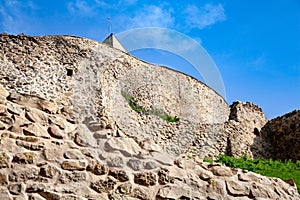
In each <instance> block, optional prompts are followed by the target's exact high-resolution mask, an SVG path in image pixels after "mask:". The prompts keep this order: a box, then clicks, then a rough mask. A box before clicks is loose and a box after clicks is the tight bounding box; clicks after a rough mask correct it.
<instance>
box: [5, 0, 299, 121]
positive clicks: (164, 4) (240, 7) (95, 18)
mask: <svg viewBox="0 0 300 200" xmlns="http://www.w3.org/2000/svg"><path fill="white" fill-rule="evenodd" d="M299 10H300V1H299V0H272V1H268V0H265V1H259V0H252V1H250V0H245V1H240V0H220V1H206V0H203V1H202V0H194V1H188V0H187V1H162V0H157V1H145V0H143V1H142V0H123V1H120V0H111V1H106V0H75V1H71V0H70V1H69V0H65V1H63V0H48V1H47V0H43V1H41V0H0V32H7V33H10V34H18V33H25V34H28V35H52V34H55V35H60V34H63V35H77V36H82V37H86V38H90V39H93V40H97V41H102V40H103V39H104V38H105V37H106V36H107V35H108V26H107V18H108V17H110V18H111V30H112V31H113V32H114V33H119V32H123V31H126V30H129V29H133V28H143V27H161V28H168V29H172V30H176V31H178V32H180V33H183V34H186V35H187V36H189V37H191V38H192V39H194V40H196V41H197V42H199V44H201V45H202V47H203V48H205V50H206V51H207V52H208V54H209V55H210V56H211V58H212V59H213V60H214V62H215V63H216V65H217V67H218V69H219V71H220V73H221V76H222V78H223V82H224V85H225V89H226V94H227V102H228V103H229V104H231V103H232V102H233V101H234V100H241V101H251V102H253V103H255V104H258V105H259V106H260V107H262V109H263V110H264V112H265V113H266V115H267V117H268V118H269V119H270V118H274V117H276V116H278V115H282V114H284V113H286V112H289V111H292V110H294V109H300V12H299ZM132 54H133V55H135V56H138V57H141V58H142V59H145V60H147V61H150V62H154V63H160V64H164V65H168V66H173V67H175V68H177V69H179V70H181V71H184V72H185V73H188V74H190V75H192V76H195V77H196V78H199V79H200V80H201V77H200V76H199V74H197V71H196V70H195V69H193V68H192V66H190V65H189V63H187V62H186V61H185V60H183V59H181V58H179V57H178V56H176V55H172V54H170V53H168V52H164V51H154V50H144V51H135V52H132Z"/></svg>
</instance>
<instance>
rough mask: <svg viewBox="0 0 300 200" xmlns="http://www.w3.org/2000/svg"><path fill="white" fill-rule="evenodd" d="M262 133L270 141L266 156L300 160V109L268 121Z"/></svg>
mask: <svg viewBox="0 0 300 200" xmlns="http://www.w3.org/2000/svg"><path fill="white" fill-rule="evenodd" d="M261 134H262V137H263V138H264V140H266V141H267V142H268V143H269V146H268V154H265V157H267V158H273V159H282V160H285V159H291V160H300V140H299V138H300V110H295V111H293V112H290V113H287V114H285V115H283V116H280V117H277V118H275V119H272V120H270V121H268V123H267V124H266V125H265V126H264V127H263V129H262V131H261Z"/></svg>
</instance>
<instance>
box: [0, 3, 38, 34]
mask: <svg viewBox="0 0 300 200" xmlns="http://www.w3.org/2000/svg"><path fill="white" fill-rule="evenodd" d="M34 9H36V6H35V5H34V4H33V2H32V1H26V2H24V1H19V0H5V1H4V2H3V4H1V5H0V17H1V19H2V20H1V21H0V26H1V29H3V31H5V32H8V33H10V34H19V33H24V32H26V31H27V30H28V29H30V24H31V18H30V17H29V16H28V14H27V11H28V10H34Z"/></svg>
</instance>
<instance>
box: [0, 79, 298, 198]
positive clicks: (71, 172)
mask: <svg viewBox="0 0 300 200" xmlns="http://www.w3.org/2000/svg"><path fill="white" fill-rule="evenodd" d="M10 96H11V94H10V93H9V92H8V91H7V90H6V89H5V88H4V87H3V86H2V85H0V199H1V200H2V199H3V200H4V199H5V200H6V199H7V200H13V199H20V200H23V199H24V200H53V199H57V200H71V199H72V200H87V199H89V200H93V199H94V200H99V199H101V200H102V199H103V200H105V199H127V200H130V199H132V200H133V199H143V200H147V199H148V200H152V199H291V200H296V199H300V196H299V194H298V192H297V189H296V187H295V185H293V184H292V185H289V184H288V183H286V182H284V181H282V180H280V179H277V178H267V177H264V176H261V175H259V174H255V173H252V172H248V171H245V170H240V169H230V168H228V167H225V166H223V165H221V164H218V163H214V164H209V163H205V162H202V161H201V160H199V159H198V158H197V157H195V158H194V159H187V158H184V157H177V158H176V159H174V160H172V159H170V156H169V155H168V154H166V153H165V152H163V151H162V150H161V148H160V147H159V146H158V145H156V144H155V143H153V142H151V141H149V140H146V141H138V140H134V139H132V138H130V137H127V136H126V135H122V134H121V133H118V130H115V129H106V128H105V129H102V130H99V131H93V132H92V130H90V129H91V128H92V127H89V128H88V127H86V126H85V125H84V124H77V123H75V122H74V121H72V120H70V119H72V115H73V114H74V113H73V112H68V111H65V113H59V114H58V113H56V114H52V113H51V112H50V111H54V110H56V109H58V108H57V107H56V106H55V105H54V104H51V103H49V102H48V101H46V100H42V99H37V98H34V97H26V98H24V99H23V100H21V101H19V102H18V103H15V102H14V101H13V100H11V98H10ZM23 101H25V102H23ZM24 105H26V106H24ZM41 105H43V106H41Z"/></svg>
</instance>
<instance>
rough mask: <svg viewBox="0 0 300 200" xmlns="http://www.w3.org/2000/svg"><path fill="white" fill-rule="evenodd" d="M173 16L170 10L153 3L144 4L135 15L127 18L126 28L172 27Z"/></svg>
mask: <svg viewBox="0 0 300 200" xmlns="http://www.w3.org/2000/svg"><path fill="white" fill-rule="evenodd" d="M174 21H175V20H174V18H173V16H172V12H171V10H167V9H164V8H161V7H158V6H155V5H150V6H145V7H144V8H143V9H139V10H137V12H136V13H135V15H134V16H133V17H131V18H130V19H129V23H130V24H129V27H128V28H139V27H165V28H167V27H172V26H173V25H174Z"/></svg>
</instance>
